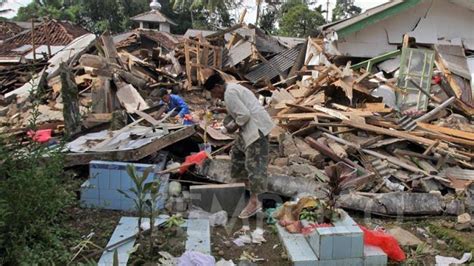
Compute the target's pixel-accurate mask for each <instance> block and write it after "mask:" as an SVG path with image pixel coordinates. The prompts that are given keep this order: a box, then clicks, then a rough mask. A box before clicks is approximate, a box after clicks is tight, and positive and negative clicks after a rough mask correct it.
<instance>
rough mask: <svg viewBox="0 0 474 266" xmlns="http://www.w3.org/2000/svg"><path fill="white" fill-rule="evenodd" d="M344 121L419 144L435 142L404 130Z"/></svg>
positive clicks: (359, 127)
mask: <svg viewBox="0 0 474 266" xmlns="http://www.w3.org/2000/svg"><path fill="white" fill-rule="evenodd" d="M343 123H344V124H346V125H349V126H352V127H355V128H358V129H362V130H367V131H371V132H374V133H377V134H383V135H387V136H392V137H395V138H402V139H406V140H408V141H412V142H415V143H419V144H422V145H427V146H430V145H431V144H433V143H434V142H435V141H434V140H431V139H426V138H422V137H418V136H414V135H412V134H409V133H406V132H404V131H398V130H390V129H386V128H381V127H376V126H372V125H368V124H360V123H355V122H353V121H350V120H344V121H343Z"/></svg>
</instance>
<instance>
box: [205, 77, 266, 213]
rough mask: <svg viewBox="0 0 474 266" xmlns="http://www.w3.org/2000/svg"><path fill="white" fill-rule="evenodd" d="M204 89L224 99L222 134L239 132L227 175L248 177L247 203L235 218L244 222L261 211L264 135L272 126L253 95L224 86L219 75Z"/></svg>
mask: <svg viewBox="0 0 474 266" xmlns="http://www.w3.org/2000/svg"><path fill="white" fill-rule="evenodd" d="M204 87H205V89H206V90H209V91H210V92H211V95H212V97H213V98H218V99H221V100H224V102H225V104H226V108H227V113H228V114H229V116H230V118H232V119H225V121H224V122H225V123H224V128H225V131H227V132H235V131H237V130H239V133H238V137H237V139H236V142H235V144H234V146H233V147H232V150H231V157H232V170H231V175H232V178H248V179H249V181H250V193H251V195H250V200H249V202H248V203H247V206H246V207H245V208H244V209H243V210H242V212H241V213H240V215H239V218H241V219H246V218H249V217H251V216H253V215H255V214H257V213H258V212H260V211H261V210H262V202H261V199H259V197H258V196H259V195H260V194H262V193H264V192H266V189H267V167H268V150H269V141H268V135H269V134H270V132H271V131H272V129H273V127H274V124H273V122H272V119H271V117H270V115H269V114H268V113H267V111H265V109H264V108H263V106H262V105H261V104H260V103H259V101H258V99H257V98H256V97H255V95H254V94H253V92H251V91H250V90H249V89H247V88H245V87H244V86H242V85H240V84H237V83H231V82H228V83H226V82H224V80H223V79H222V77H221V76H220V75H219V74H214V75H212V76H210V77H209V78H208V79H207V81H206V83H205V84H204Z"/></svg>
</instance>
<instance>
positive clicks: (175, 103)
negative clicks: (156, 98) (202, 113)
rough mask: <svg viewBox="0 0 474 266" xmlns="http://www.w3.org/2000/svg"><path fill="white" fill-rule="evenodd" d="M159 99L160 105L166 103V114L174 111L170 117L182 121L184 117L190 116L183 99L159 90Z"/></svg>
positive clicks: (164, 90)
mask: <svg viewBox="0 0 474 266" xmlns="http://www.w3.org/2000/svg"><path fill="white" fill-rule="evenodd" d="M160 98H161V102H160V103H161V104H162V103H166V104H167V105H168V109H167V110H166V112H170V111H171V110H173V109H174V110H173V113H172V114H171V117H175V116H179V118H180V119H183V118H184V116H185V115H187V114H190V112H189V107H188V105H187V104H186V102H185V101H184V100H183V98H181V97H179V96H178V95H176V94H169V93H168V91H167V90H166V89H161V91H160Z"/></svg>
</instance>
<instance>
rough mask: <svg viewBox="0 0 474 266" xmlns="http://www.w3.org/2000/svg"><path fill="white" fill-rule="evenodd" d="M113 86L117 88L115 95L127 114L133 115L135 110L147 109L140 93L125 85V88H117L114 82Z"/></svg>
mask: <svg viewBox="0 0 474 266" xmlns="http://www.w3.org/2000/svg"><path fill="white" fill-rule="evenodd" d="M115 84H116V85H117V86H118V87H119V88H118V90H117V94H116V95H117V98H118V99H119V101H120V104H121V105H122V106H123V107H124V108H125V109H126V110H127V112H128V113H134V112H135V111H136V110H145V109H148V108H149V106H148V104H147V103H146V102H145V100H144V99H143V98H142V96H141V95H140V93H138V91H137V90H136V89H135V88H134V87H133V86H132V85H130V84H127V85H125V86H119V85H118V84H117V82H115Z"/></svg>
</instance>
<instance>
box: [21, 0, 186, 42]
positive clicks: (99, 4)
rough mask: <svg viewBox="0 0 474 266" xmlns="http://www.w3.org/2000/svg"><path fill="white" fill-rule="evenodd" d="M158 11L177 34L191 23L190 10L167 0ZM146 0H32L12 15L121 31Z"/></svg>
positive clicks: (145, 7) (146, 6)
mask: <svg viewBox="0 0 474 266" xmlns="http://www.w3.org/2000/svg"><path fill="white" fill-rule="evenodd" d="M159 2H160V3H161V5H162V9H161V12H162V13H163V14H165V15H166V16H168V17H169V18H171V19H173V20H174V21H175V22H176V23H177V24H178V26H177V27H176V28H175V29H174V30H175V32H176V33H178V34H181V33H184V31H185V30H186V29H187V28H189V27H190V26H191V22H190V21H191V19H190V14H189V13H188V12H186V13H179V14H176V13H174V12H173V10H172V7H171V6H170V3H169V0H160V1H159ZM149 5H150V1H149V0H77V1H71V0H49V1H33V2H31V3H30V4H28V5H27V6H25V7H21V8H20V9H19V10H18V14H17V16H16V17H15V19H16V20H19V21H27V20H30V19H31V18H42V17H48V18H51V19H58V20H69V21H71V22H73V23H77V24H79V25H81V26H83V27H84V28H86V29H88V30H89V31H91V32H94V33H102V32H104V31H106V30H110V31H111V32H112V33H118V32H123V31H126V30H129V29H131V28H132V26H133V25H132V21H131V20H130V18H131V17H133V16H135V15H138V14H140V13H143V12H146V11H149V10H150V7H149Z"/></svg>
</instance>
